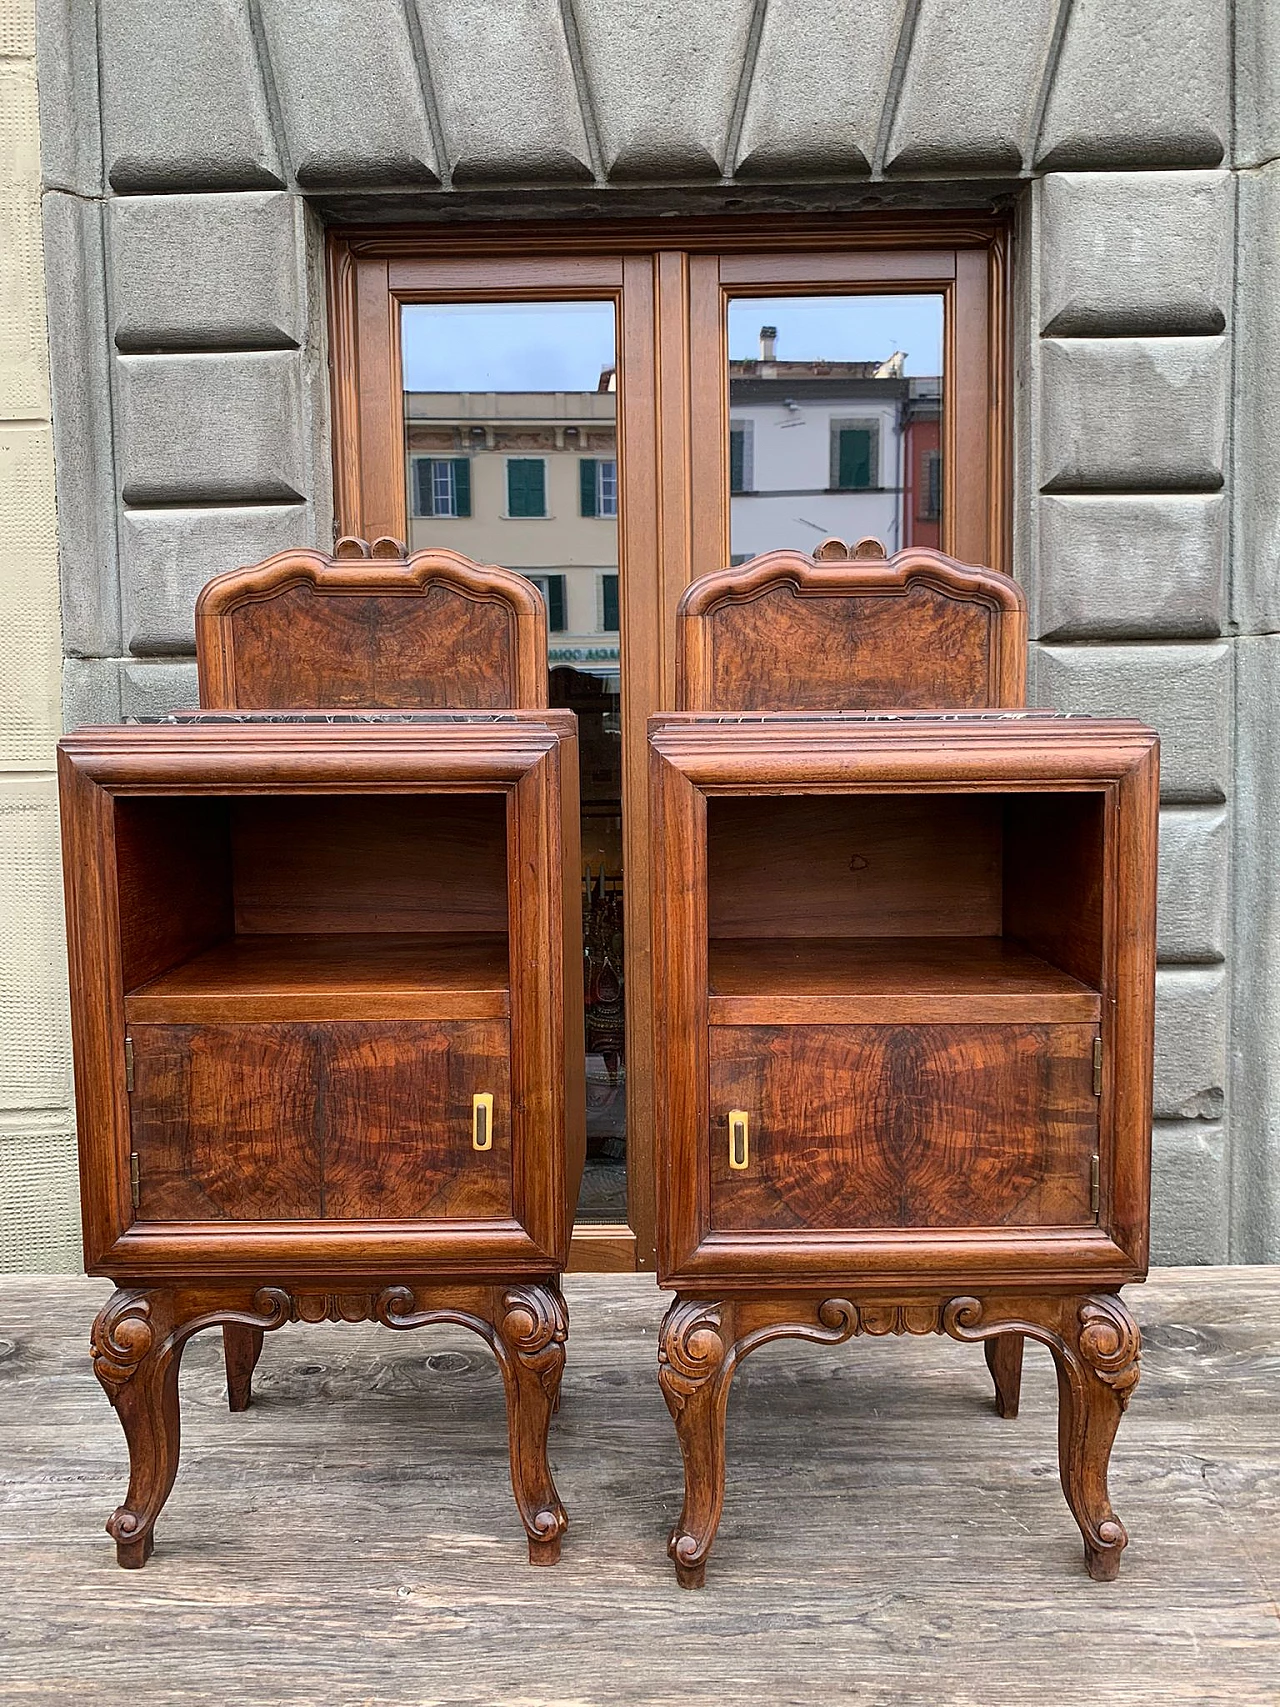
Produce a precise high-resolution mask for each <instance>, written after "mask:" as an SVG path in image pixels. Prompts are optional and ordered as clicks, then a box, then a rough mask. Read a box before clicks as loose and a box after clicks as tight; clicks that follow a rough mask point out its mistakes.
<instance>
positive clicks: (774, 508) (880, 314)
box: [728, 293, 943, 563]
mask: <svg viewBox="0 0 1280 1707" xmlns="http://www.w3.org/2000/svg"><path fill="white" fill-rule="evenodd" d="M942 347H943V299H942V297H941V296H938V295H932V294H907V293H903V294H902V295H899V296H862V295H858V296H854V295H845V296H793V297H735V298H734V299H733V300H732V301H731V302H730V304H729V446H728V449H729V494H730V501H729V515H730V539H731V552H732V559H733V561H734V562H735V563H739V562H745V561H746V560H747V559H748V558H750V557H754V556H756V555H757V554H758V553H760V552H762V551H775V550H778V549H780V548H790V549H793V550H801V551H809V552H811V551H813V549H814V548H815V547H816V546H818V545H820V544H821V543H822V541H823V540H824V539H827V538H830V537H832V536H835V537H837V538H840V539H843V540H845V541H846V542H849V543H852V542H853V541H855V540H858V539H862V538H865V537H867V536H871V537H873V538H875V539H878V540H880V541H881V542H882V543H883V545H884V547H885V549H886V550H887V551H889V552H894V551H898V550H901V549H902V547H903V546H907V545H929V546H935V547H936V546H938V545H939V544H940V537H941V521H942V490H943V486H942V481H943V470H942V437H941V427H942V386H943V372H942Z"/></svg>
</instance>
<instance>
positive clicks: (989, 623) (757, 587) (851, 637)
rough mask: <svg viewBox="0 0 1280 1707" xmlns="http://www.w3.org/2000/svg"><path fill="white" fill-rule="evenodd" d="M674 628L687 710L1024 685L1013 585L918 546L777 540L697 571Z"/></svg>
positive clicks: (991, 698) (893, 700)
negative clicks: (816, 552)
mask: <svg viewBox="0 0 1280 1707" xmlns="http://www.w3.org/2000/svg"><path fill="white" fill-rule="evenodd" d="M831 543H834V542H831ZM678 639H679V644H678V653H677V669H678V701H679V704H680V706H681V708H682V709H683V710H686V711H718V712H735V711H780V710H787V711H845V710H848V709H849V708H851V707H858V708H859V709H861V710H895V711H902V710H910V709H912V708H913V707H915V708H930V707H934V706H947V707H949V708H952V709H955V710H960V711H976V710H980V709H983V708H985V707H988V706H993V705H1020V704H1021V703H1022V700H1023V695H1024V691H1025V681H1026V606H1025V602H1024V600H1023V597H1022V594H1021V592H1020V591H1019V589H1018V587H1017V585H1016V583H1015V582H1013V581H1011V580H1010V579H1009V578H1008V577H1007V576H1005V575H1000V574H997V573H995V572H994V571H993V570H990V569H980V568H972V567H970V566H969V565H967V564H963V563H957V562H956V561H955V560H954V559H952V558H949V557H944V556H943V555H942V554H941V553H940V552H936V551H927V550H921V549H919V548H916V549H909V550H906V551H900V552H898V553H897V554H896V555H895V556H893V557H890V558H888V559H886V558H884V557H883V556H882V555H878V556H876V557H874V558H871V559H869V560H868V559H864V560H857V559H844V560H840V561H830V560H822V561H815V560H814V558H812V557H808V556H806V555H805V554H804V553H803V552H799V551H769V552H765V553H764V554H763V555H762V556H760V557H756V558H752V559H751V560H750V561H749V562H747V563H744V564H741V565H739V566H738V567H737V568H733V569H725V570H720V571H717V572H716V573H715V574H711V575H703V576H701V577H700V578H699V579H698V580H697V581H695V582H694V583H693V584H692V585H691V586H690V587H688V588H687V589H686V590H685V594H684V597H683V598H682V599H681V601H680V610H679V616H678Z"/></svg>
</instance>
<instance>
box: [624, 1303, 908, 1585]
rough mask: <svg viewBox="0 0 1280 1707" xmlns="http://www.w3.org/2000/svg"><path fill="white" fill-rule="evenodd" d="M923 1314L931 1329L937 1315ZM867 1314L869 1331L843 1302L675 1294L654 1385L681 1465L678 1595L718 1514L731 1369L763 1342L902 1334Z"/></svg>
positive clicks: (698, 1575) (878, 1315)
mask: <svg viewBox="0 0 1280 1707" xmlns="http://www.w3.org/2000/svg"><path fill="white" fill-rule="evenodd" d="M908 1308H912V1309H913V1308H915V1307H914V1306H909V1307H908ZM924 1308H925V1310H926V1312H927V1314H928V1315H929V1317H930V1321H931V1324H932V1326H933V1327H934V1328H936V1327H937V1322H938V1312H937V1309H936V1308H934V1307H930V1306H925V1307H924ZM869 1310H870V1312H871V1322H873V1323H874V1325H870V1322H869V1323H860V1318H859V1312H858V1310H856V1309H855V1308H854V1306H853V1305H852V1304H851V1303H849V1301H848V1300H847V1299H844V1298H825V1299H824V1298H805V1297H796V1296H793V1295H784V1296H781V1297H777V1296H770V1295H768V1294H760V1293H752V1294H749V1295H744V1296H735V1297H734V1298H733V1299H731V1300H724V1301H710V1300H707V1299H698V1298H686V1297H685V1296H683V1295H682V1294H680V1293H677V1295H676V1297H675V1299H674V1300H673V1302H672V1304H671V1307H670V1308H669V1309H668V1311H667V1313H666V1316H665V1317H664V1319H663V1323H662V1331H661V1336H660V1339H659V1343H658V1381H659V1384H660V1385H661V1387H662V1396H663V1398H664V1399H665V1400H666V1401H667V1409H668V1410H669V1411H670V1412H671V1417H672V1421H673V1422H674V1423H675V1425H676V1435H677V1437H678V1438H679V1441H680V1453H681V1456H682V1457H683V1459H684V1505H683V1507H682V1508H681V1511H680V1519H679V1522H678V1523H677V1524H676V1526H675V1528H674V1529H673V1530H672V1531H671V1538H670V1540H669V1541H668V1543H667V1552H668V1553H669V1554H670V1555H671V1558H672V1560H673V1561H674V1563H675V1567H676V1581H677V1582H678V1583H679V1584H680V1587H681V1588H701V1587H702V1586H703V1584H704V1583H705V1581H706V1573H707V1555H708V1553H709V1552H710V1551H711V1544H712V1542H713V1541H714V1540H715V1536H716V1530H717V1528H718V1527H719V1524H720V1514H721V1512H722V1511H723V1509H724V1423H725V1414H726V1412H727V1410H728V1406H729V1386H730V1383H731V1382H732V1380H733V1372H734V1370H735V1369H736V1368H737V1366H738V1364H739V1363H740V1362H741V1361H742V1359H743V1358H744V1357H746V1355H747V1354H748V1352H752V1351H754V1350H755V1349H756V1347H757V1346H761V1345H765V1344H767V1343H768V1341H770V1340H775V1339H803V1340H816V1341H818V1342H819V1343H821V1344H824V1345H838V1344H839V1343H840V1341H841V1340H846V1339H848V1338H850V1336H851V1335H853V1334H856V1333H859V1332H866V1333H890V1332H902V1331H903V1329H902V1328H895V1327H893V1326H890V1325H882V1322H883V1323H885V1324H888V1323H889V1322H890V1320H891V1319H892V1318H893V1316H894V1312H893V1311H892V1309H890V1310H888V1311H887V1312H886V1311H885V1310H883V1309H881V1307H879V1306H871V1307H869ZM867 1313H868V1312H866V1311H864V1315H866V1314H867ZM899 1314H900V1312H899ZM912 1331H917V1332H924V1331H926V1330H925V1329H923V1328H921V1329H915V1330H912Z"/></svg>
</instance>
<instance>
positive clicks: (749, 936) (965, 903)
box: [707, 790, 1104, 1025]
mask: <svg viewBox="0 0 1280 1707" xmlns="http://www.w3.org/2000/svg"><path fill="white" fill-rule="evenodd" d="M1103 845H1104V844H1103V796H1102V794H1101V792H1100V791H1097V790H1063V791H1058V792H1052V793H1049V792H1036V793H1006V794H997V793H984V794H972V793H971V794H947V793H939V792H929V793H923V792H922V793H893V794H880V795H875V794H856V795H855V794H826V795H823V794H805V795H768V796H751V797H742V796H716V797H714V798H712V799H710V800H709V801H708V806H707V849H708V852H707V862H708V935H709V939H710V940H709V943H708V991H709V1018H710V1021H711V1023H712V1024H713V1025H735V1024H736V1025H751V1024H770V1025H786V1024H822V1023H828V1024H841V1023H849V1024H858V1023H862V1024H871V1023H885V1024H890V1023H903V1024H910V1023H921V1024H924V1023H949V1022H954V1023H961V1022H972V1023H982V1022H1003V1021H1014V1020H1016V1021H1022V1022H1033V1023H1034V1022H1040V1023H1056V1022H1060V1023H1073V1022H1091V1021H1096V1020H1097V1019H1098V1018H1099V1015H1100V1013H1101V1011H1102V995H1103V979H1104V955H1103V916H1102V906H1101V895H1102V875H1103Z"/></svg>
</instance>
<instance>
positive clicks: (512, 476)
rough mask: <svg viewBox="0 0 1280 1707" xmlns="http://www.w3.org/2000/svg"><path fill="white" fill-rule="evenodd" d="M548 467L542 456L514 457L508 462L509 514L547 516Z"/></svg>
mask: <svg viewBox="0 0 1280 1707" xmlns="http://www.w3.org/2000/svg"><path fill="white" fill-rule="evenodd" d="M546 513H547V465H546V463H545V462H544V461H543V460H542V458H541V457H540V456H537V457H533V456H513V457H511V458H510V459H509V460H508V462H507V514H508V515H509V516H545V515H546Z"/></svg>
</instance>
